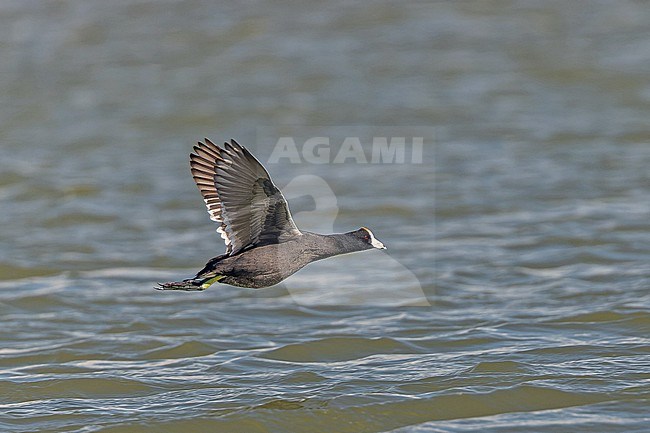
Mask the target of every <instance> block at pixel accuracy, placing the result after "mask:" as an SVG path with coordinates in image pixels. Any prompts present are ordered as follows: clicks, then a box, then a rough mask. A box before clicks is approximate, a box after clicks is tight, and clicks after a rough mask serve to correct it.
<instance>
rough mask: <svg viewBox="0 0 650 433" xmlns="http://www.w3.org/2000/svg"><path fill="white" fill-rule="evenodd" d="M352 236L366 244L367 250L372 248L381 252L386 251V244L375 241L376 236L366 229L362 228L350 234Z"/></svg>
mask: <svg viewBox="0 0 650 433" xmlns="http://www.w3.org/2000/svg"><path fill="white" fill-rule="evenodd" d="M350 234H351V235H353V236H354V237H355V238H357V239H358V240H360V241H361V242H362V243H363V244H364V246H365V248H366V249H370V248H378V249H380V250H385V249H386V247H385V246H384V244H382V243H381V242H379V241H378V240H377V239H375V236H374V235H373V234H372V232H371V231H370V230H369V229H367V228H365V227H361V228H360V229H359V230H356V231H353V232H350Z"/></svg>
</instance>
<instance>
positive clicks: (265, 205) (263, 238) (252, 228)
mask: <svg viewBox="0 0 650 433" xmlns="http://www.w3.org/2000/svg"><path fill="white" fill-rule="evenodd" d="M204 141H205V142H204V143H202V142H199V143H198V145H196V146H194V153H192V154H190V170H191V172H192V177H193V178H194V182H195V183H196V185H197V186H198V188H199V191H200V192H201V195H202V196H203V201H204V202H205V205H206V207H207V208H208V214H209V215H210V219H212V220H213V221H216V222H217V223H219V227H218V228H217V232H219V233H220V234H221V237H222V238H223V239H224V241H225V243H226V254H229V255H234V254H237V253H238V252H240V251H242V250H243V249H245V248H248V247H250V246H254V245H265V244H271V243H278V242H283V241H285V240H288V239H291V238H292V237H295V236H300V235H301V234H302V233H300V231H299V230H298V228H297V227H296V224H295V223H294V222H293V219H292V218H291V213H290V212H289V206H288V205H287V201H286V200H285V198H284V196H283V195H282V192H280V190H279V189H278V188H277V187H276V186H275V185H274V184H273V181H272V180H271V177H270V176H269V174H268V172H267V171H266V169H265V168H264V167H263V166H262V164H260V162H259V161H258V160H257V159H255V157H254V156H253V155H252V154H251V153H250V152H249V151H248V149H246V148H245V147H244V146H242V145H240V144H239V143H237V142H236V141H235V140H231V141H230V142H226V143H224V147H223V148H221V147H218V146H217V145H215V144H214V143H213V142H211V141H210V140H208V139H207V138H206V139H205V140H204Z"/></svg>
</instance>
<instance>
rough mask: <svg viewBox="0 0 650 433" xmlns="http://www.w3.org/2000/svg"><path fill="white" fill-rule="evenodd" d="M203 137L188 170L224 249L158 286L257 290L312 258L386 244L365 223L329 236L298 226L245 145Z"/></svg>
mask: <svg viewBox="0 0 650 433" xmlns="http://www.w3.org/2000/svg"><path fill="white" fill-rule="evenodd" d="M204 141H205V142H199V143H198V145H196V146H194V152H193V153H191V154H190V169H191V172H192V177H193V178H194V182H196V185H197V186H198V187H199V191H201V195H202V196H203V201H205V205H206V206H207V208H208V214H209V215H210V219H211V220H213V221H215V222H216V223H217V224H219V227H218V228H217V232H218V233H220V234H221V237H222V238H223V240H224V241H225V243H226V252H225V253H224V254H221V255H219V256H217V257H213V258H211V259H210V260H209V261H208V263H207V264H206V265H205V266H204V267H203V269H201V270H200V271H199V272H198V273H197V274H196V276H195V277H193V278H188V279H186V280H183V281H177V282H169V283H162V284H159V285H158V286H157V287H156V288H157V289H159V290H205V289H207V288H208V287H210V286H211V285H212V284H214V283H216V282H219V283H223V284H229V285H231V286H237V287H247V288H253V289H257V288H262V287H268V286H272V285H274V284H278V283H279V282H281V281H282V280H284V279H285V278H287V277H289V276H290V275H292V274H293V273H295V272H297V271H298V270H300V269H301V268H303V267H304V266H305V265H307V264H309V263H311V262H314V261H316V260H321V259H325V258H327V257H332V256H336V255H339V254H346V253H352V252H356V251H363V250H369V249H373V248H378V249H385V248H386V247H385V246H384V244H382V243H381V242H380V241H378V240H377V239H376V238H375V237H374V235H373V234H372V232H371V231H370V230H369V229H367V228H366V227H361V228H360V229H358V230H354V231H351V232H347V233H337V234H329V235H322V234H318V233H311V232H308V231H304V230H299V229H298V227H296V224H295V223H294V222H293V219H292V218H291V213H290V212H289V206H288V204H287V201H286V200H285V198H284V196H283V195H282V192H280V190H279V189H278V188H277V187H276V186H275V184H274V183H273V181H272V180H271V177H270V176H269V173H268V172H267V171H266V169H265V168H264V167H263V166H262V164H260V162H259V161H258V160H257V159H256V158H255V157H254V156H253V155H252V154H251V153H250V152H249V151H248V149H246V148H245V147H244V146H242V145H240V144H239V143H237V142H236V141H235V140H230V142H226V143H224V146H223V147H219V146H217V145H215V144H214V143H213V142H211V141H210V140H208V139H207V138H206V139H205V140H204Z"/></svg>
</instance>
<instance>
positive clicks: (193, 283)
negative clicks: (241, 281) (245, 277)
mask: <svg viewBox="0 0 650 433" xmlns="http://www.w3.org/2000/svg"><path fill="white" fill-rule="evenodd" d="M223 277H224V276H223V275H217V276H216V277H214V276H213V277H210V278H188V279H187V280H183V281H173V282H170V283H158V285H157V286H156V287H154V288H155V289H156V290H186V291H194V290H198V291H201V290H205V289H207V288H208V287H210V286H211V285H212V284H214V283H216V282H217V281H219V280H220V279H222V278H223Z"/></svg>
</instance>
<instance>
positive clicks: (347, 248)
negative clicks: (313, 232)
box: [316, 233, 358, 260]
mask: <svg viewBox="0 0 650 433" xmlns="http://www.w3.org/2000/svg"><path fill="white" fill-rule="evenodd" d="M317 250H318V253H317V254H316V260H320V259H325V258H327V257H332V256H336V255H339V254H346V253H352V252H354V251H357V250H358V248H356V247H355V245H354V244H353V243H352V242H350V239H349V238H348V237H347V236H346V235H345V234H344V233H336V234H332V235H325V237H324V238H320V239H319V240H318V248H317Z"/></svg>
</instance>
